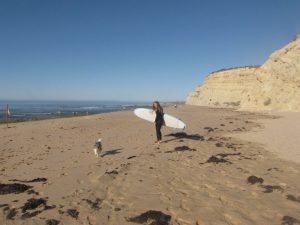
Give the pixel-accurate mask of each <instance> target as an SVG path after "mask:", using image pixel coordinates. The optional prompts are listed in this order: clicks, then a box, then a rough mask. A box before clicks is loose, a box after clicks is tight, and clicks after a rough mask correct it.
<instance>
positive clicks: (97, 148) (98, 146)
mask: <svg viewBox="0 0 300 225" xmlns="http://www.w3.org/2000/svg"><path fill="white" fill-rule="evenodd" d="M101 152H102V140H101V139H98V141H96V143H95V148H94V153H95V155H96V156H97V157H99V156H100V154H101Z"/></svg>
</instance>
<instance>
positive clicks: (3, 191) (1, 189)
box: [0, 183, 32, 195]
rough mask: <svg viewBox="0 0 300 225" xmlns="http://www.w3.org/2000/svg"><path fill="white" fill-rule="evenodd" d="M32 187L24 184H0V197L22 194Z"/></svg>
mask: <svg viewBox="0 0 300 225" xmlns="http://www.w3.org/2000/svg"><path fill="white" fill-rule="evenodd" d="M31 188H32V186H28V185H25V184H19V183H13V184H1V183H0V195H7V194H19V193H23V192H25V191H27V190H29V189H31Z"/></svg>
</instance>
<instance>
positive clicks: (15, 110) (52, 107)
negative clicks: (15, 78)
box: [0, 100, 151, 121]
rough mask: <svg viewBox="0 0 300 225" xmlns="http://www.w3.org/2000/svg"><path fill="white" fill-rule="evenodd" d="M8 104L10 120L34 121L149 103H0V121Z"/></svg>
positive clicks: (121, 109)
mask: <svg viewBox="0 0 300 225" xmlns="http://www.w3.org/2000/svg"><path fill="white" fill-rule="evenodd" d="M6 104H9V108H10V113H11V115H10V118H11V119H12V120H21V121H23V120H34V119H47V118H59V117H68V116H82V115H91V114H98V113H105V112H115V111H124V110H125V111H126V110H132V109H134V108H137V107H147V108H148V107H150V106H151V103H150V102H123V101H3V100H1V101H0V120H4V119H5V118H6Z"/></svg>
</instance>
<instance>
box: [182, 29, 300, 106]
mask: <svg viewBox="0 0 300 225" xmlns="http://www.w3.org/2000/svg"><path fill="white" fill-rule="evenodd" d="M186 103H187V104H190V105H202V106H210V107H234V108H239V109H245V110H281V111H300V36H299V35H298V36H297V37H296V39H295V40H294V41H292V42H290V43H289V44H288V45H286V46H285V47H283V48H282V49H279V50H277V51H275V52H274V53H273V54H272V55H271V56H270V57H269V59H268V60H267V61H266V62H265V63H264V64H263V65H262V66H255V67H239V68H233V69H227V70H226V69H225V70H220V71H217V72H214V73H211V74H210V75H209V76H208V77H207V78H206V80H205V81H204V84H203V85H201V86H198V87H197V88H196V90H195V91H193V92H192V93H191V94H190V95H189V96H188V97H187V101H186Z"/></svg>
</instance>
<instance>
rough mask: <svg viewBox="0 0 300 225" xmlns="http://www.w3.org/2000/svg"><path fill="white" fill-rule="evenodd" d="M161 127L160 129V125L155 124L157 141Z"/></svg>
mask: <svg viewBox="0 0 300 225" xmlns="http://www.w3.org/2000/svg"><path fill="white" fill-rule="evenodd" d="M161 127H162V124H160V123H157V124H156V137H157V141H161V136H162V135H161V131H160V130H161Z"/></svg>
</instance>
